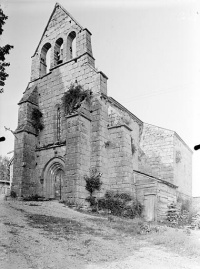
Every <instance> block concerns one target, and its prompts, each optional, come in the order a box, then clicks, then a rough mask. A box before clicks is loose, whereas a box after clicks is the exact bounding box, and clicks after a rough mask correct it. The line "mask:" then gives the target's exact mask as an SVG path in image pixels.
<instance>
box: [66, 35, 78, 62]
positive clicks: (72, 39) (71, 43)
mask: <svg viewBox="0 0 200 269" xmlns="http://www.w3.org/2000/svg"><path fill="white" fill-rule="evenodd" d="M75 57H76V33H75V32H74V31H73V32H71V33H70V34H69V35H68V37H67V60H71V59H73V58H75Z"/></svg>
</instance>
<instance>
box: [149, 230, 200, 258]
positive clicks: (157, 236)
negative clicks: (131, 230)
mask: <svg viewBox="0 0 200 269" xmlns="http://www.w3.org/2000/svg"><path fill="white" fill-rule="evenodd" d="M147 240H148V241H150V242H151V243H153V244H154V245H160V246H164V247H166V248H167V249H169V250H170V251H173V252H175V253H178V254H182V255H184V256H185V255H186V256H197V257H198V256H200V242H199V241H198V239H196V238H195V237H194V236H192V235H189V234H187V233H186V232H185V231H184V230H183V229H174V228H170V227H165V230H163V231H162V232H161V233H159V232H158V233H154V234H149V235H147Z"/></svg>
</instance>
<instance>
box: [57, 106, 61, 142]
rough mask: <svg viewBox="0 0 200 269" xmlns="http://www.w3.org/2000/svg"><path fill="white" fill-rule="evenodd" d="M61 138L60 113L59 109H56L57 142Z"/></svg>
mask: <svg viewBox="0 0 200 269" xmlns="http://www.w3.org/2000/svg"><path fill="white" fill-rule="evenodd" d="M60 137H61V111H60V107H58V108H57V141H60Z"/></svg>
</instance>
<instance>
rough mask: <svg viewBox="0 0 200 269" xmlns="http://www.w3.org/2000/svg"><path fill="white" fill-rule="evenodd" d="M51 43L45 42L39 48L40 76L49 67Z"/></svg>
mask: <svg viewBox="0 0 200 269" xmlns="http://www.w3.org/2000/svg"><path fill="white" fill-rule="evenodd" d="M50 48H51V44H50V43H46V44H45V45H44V46H43V47H42V50H41V54H40V76H44V75H46V74H47V73H48V72H49V69H50V62H51V61H50V57H51V53H50V52H51V50H50Z"/></svg>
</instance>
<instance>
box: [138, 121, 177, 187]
mask: <svg viewBox="0 0 200 269" xmlns="http://www.w3.org/2000/svg"><path fill="white" fill-rule="evenodd" d="M173 133H174V132H173V131H170V130H167V129H163V128H160V127H157V126H154V125H150V124H147V123H144V125H143V132H142V135H141V140H140V148H141V150H142V151H143V153H144V156H145V158H146V159H147V162H148V164H149V165H150V167H151V169H152V174H153V175H155V176H157V177H159V178H161V179H163V180H166V181H168V182H172V183H173V182H174V175H173V171H174V167H173V165H174V164H173V161H174V159H173ZM143 158H144V157H143ZM141 159H142V158H141ZM140 163H141V162H140ZM140 170H141V172H143V171H142V170H143V167H142V166H140ZM149 172H150V174H151V171H149Z"/></svg>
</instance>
